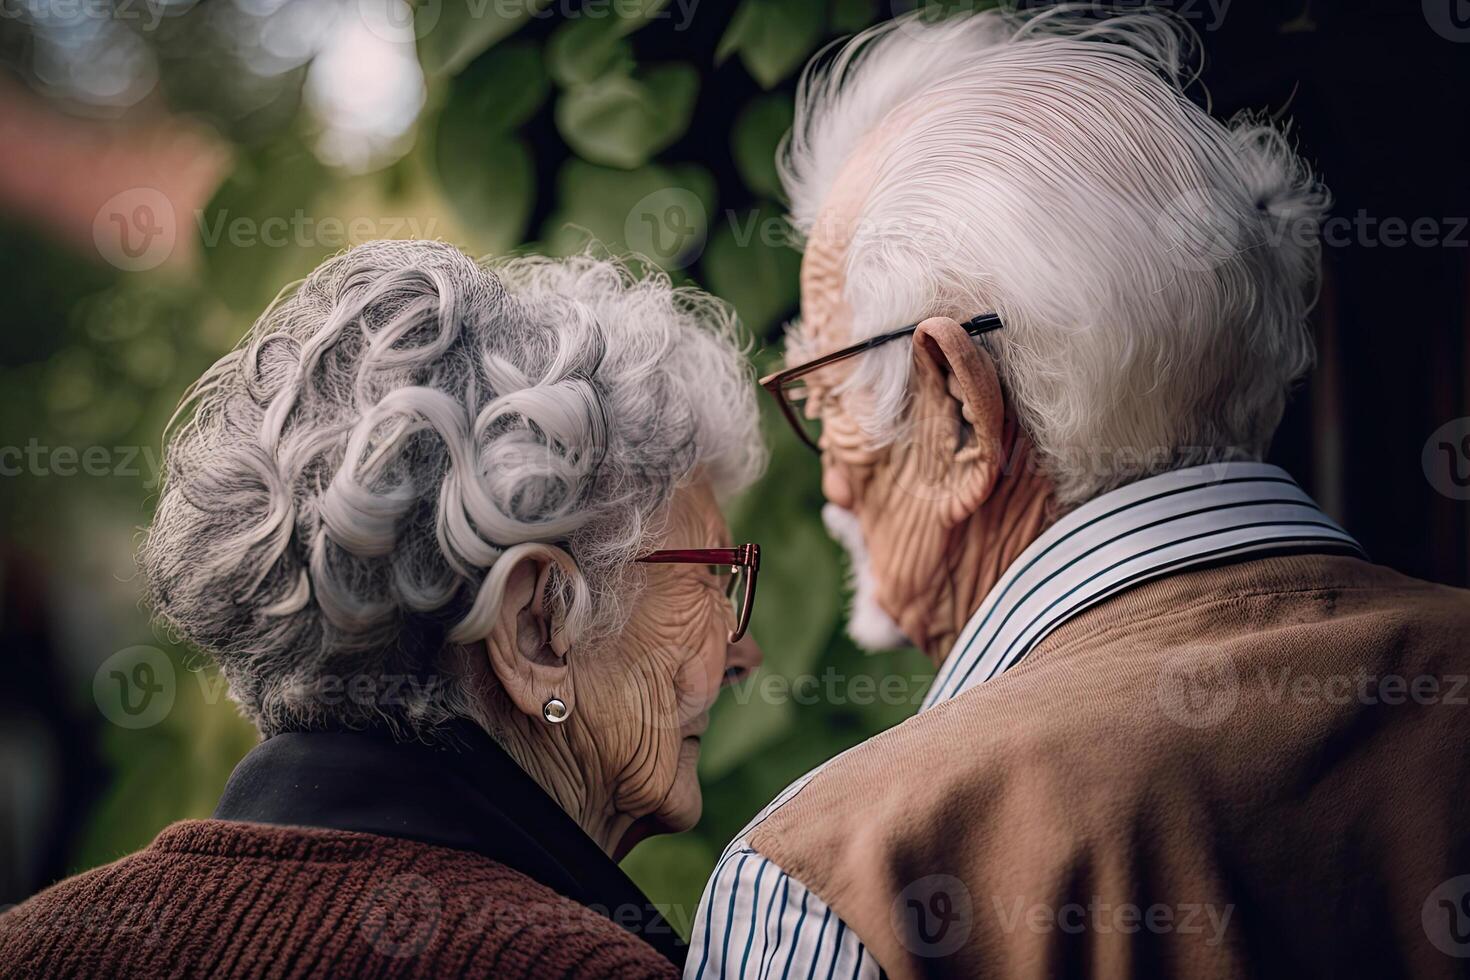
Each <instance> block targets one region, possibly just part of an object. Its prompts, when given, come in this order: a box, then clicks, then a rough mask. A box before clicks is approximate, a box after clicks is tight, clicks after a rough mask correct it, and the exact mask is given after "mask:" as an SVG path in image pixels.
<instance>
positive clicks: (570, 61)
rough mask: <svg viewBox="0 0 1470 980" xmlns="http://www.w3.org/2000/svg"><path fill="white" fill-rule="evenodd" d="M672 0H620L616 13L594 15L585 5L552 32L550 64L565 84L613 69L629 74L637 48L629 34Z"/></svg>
mask: <svg viewBox="0 0 1470 980" xmlns="http://www.w3.org/2000/svg"><path fill="white" fill-rule="evenodd" d="M668 2H669V0H617V2H616V3H614V4H613V5H612V11H611V13H612V16H607V15H606V14H604V15H602V16H594V15H593V14H592V13H590V12H589V11H590V10H593V9H600V8H588V7H584V8H582V9H581V10H580V11H579V12H578V14H577V16H575V17H571V16H570V15H568V16H569V19H568V20H566V21H565V22H564V23H563V24H562V25H561V26H560V27H558V28H557V29H556V32H555V33H554V34H552V36H551V40H550V42H548V43H547V45H546V60H547V67H548V68H549V70H550V71H551V77H552V78H554V79H556V81H557V84H558V85H561V86H563V87H565V88H571V87H573V86H575V85H586V84H588V83H590V82H594V81H596V80H597V79H599V78H602V77H603V76H604V75H608V74H611V73H618V74H624V75H626V74H629V73H631V71H632V69H633V49H632V46H631V45H629V43H628V41H627V40H626V39H627V37H628V35H629V34H632V33H633V32H634V31H636V30H638V29H639V28H641V27H643V26H645V25H646V24H647V23H648V22H649V21H650V20H652V19H653V18H654V17H655V16H657V15H658V13H659V11H661V10H663V8H665V7H666V6H668Z"/></svg>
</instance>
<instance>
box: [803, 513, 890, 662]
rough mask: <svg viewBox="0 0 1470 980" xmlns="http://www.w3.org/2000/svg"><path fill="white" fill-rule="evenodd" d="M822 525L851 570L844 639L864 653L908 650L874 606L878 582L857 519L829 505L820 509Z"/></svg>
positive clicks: (888, 620) (884, 615)
mask: <svg viewBox="0 0 1470 980" xmlns="http://www.w3.org/2000/svg"><path fill="white" fill-rule="evenodd" d="M822 523H823V524H825V525H827V533H829V534H831V535H832V538H833V540H835V541H836V542H837V543H838V544H840V545H842V547H843V549H844V550H845V551H846V552H847V556H848V560H849V563H850V564H851V566H852V582H851V584H852V608H851V609H850V610H849V611H848V617H847V635H848V636H850V637H852V640H853V642H854V643H856V644H857V645H858V646H860V647H862V648H863V649H864V650H868V651H877V650H892V649H894V648H895V647H906V646H911V645H912V644H911V643H910V642H909V639H908V637H906V636H904V634H903V630H902V629H900V628H899V625H898V624H897V623H895V622H894V621H893V617H891V616H889V615H888V613H886V612H884V611H883V607H882V606H880V605H878V600H877V598H876V595H877V592H878V580H877V577H876V576H875V575H874V574H873V564H872V561H871V560H870V559H869V557H868V543H867V541H866V540H865V539H864V538H863V529H862V525H861V524H859V523H858V519H857V515H856V514H854V513H853V512H852V511H850V510H844V509H843V508H841V507H838V506H837V505H836V504H831V503H829V504H827V505H826V506H824V507H823V508H822Z"/></svg>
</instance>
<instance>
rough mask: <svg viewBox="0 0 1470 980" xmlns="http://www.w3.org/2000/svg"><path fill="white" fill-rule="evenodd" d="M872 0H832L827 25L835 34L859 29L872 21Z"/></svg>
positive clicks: (849, 32) (848, 32)
mask: <svg viewBox="0 0 1470 980" xmlns="http://www.w3.org/2000/svg"><path fill="white" fill-rule="evenodd" d="M873 14H874V10H873V0H832V10H831V13H830V14H829V26H830V27H831V28H832V31H833V32H834V33H837V34H851V33H853V32H855V31H860V30H862V29H863V28H864V27H867V26H868V25H869V24H871V23H872V22H873Z"/></svg>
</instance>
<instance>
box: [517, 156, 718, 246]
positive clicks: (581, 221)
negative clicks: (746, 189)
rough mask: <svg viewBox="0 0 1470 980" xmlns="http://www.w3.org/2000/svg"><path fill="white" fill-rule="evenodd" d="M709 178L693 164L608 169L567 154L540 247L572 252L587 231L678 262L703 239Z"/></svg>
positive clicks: (611, 243) (710, 185)
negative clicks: (556, 206) (553, 210)
mask: <svg viewBox="0 0 1470 980" xmlns="http://www.w3.org/2000/svg"><path fill="white" fill-rule="evenodd" d="M714 186H715V185H714V178H713V177H711V176H710V174H709V172H708V171H707V170H704V169H703V168H701V167H696V166H689V165H679V166H673V167H662V166H656V165H655V166H648V167H641V168H639V169H637V170H611V169H608V168H606V167H596V166H593V165H592V164H590V163H586V162H584V161H582V160H577V159H572V160H568V161H567V163H566V165H565V166H563V167H562V170H561V173H560V174H558V175H557V200H558V201H559V202H560V204H561V206H560V208H559V209H558V210H557V211H556V213H555V214H553V215H552V216H551V217H550V218H549V219H547V222H546V225H545V226H544V227H543V228H542V231H541V234H542V238H543V239H544V248H545V250H546V251H548V252H550V253H551V254H553V255H567V254H570V253H572V252H577V251H580V250H581V249H582V248H584V247H585V246H586V242H587V236H588V235H589V234H590V235H591V236H592V237H594V238H596V239H598V240H599V241H601V242H602V243H603V244H605V245H607V246H608V247H609V248H611V249H613V250H614V251H616V252H626V251H634V252H638V253H639V254H642V255H646V256H648V257H649V258H650V259H652V260H653V261H655V262H657V263H658V264H659V265H661V266H662V267H663V268H665V269H673V268H682V267H683V266H684V265H686V264H688V263H689V262H692V261H694V259H695V258H697V257H698V254H699V252H700V250H702V249H703V247H704V241H705V234H706V232H707V230H708V214H709V212H710V209H711V208H713V207H714V194H715V192H714Z"/></svg>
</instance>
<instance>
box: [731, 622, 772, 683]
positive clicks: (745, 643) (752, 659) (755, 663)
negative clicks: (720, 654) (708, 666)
mask: <svg viewBox="0 0 1470 980" xmlns="http://www.w3.org/2000/svg"><path fill="white" fill-rule="evenodd" d="M765 659H766V655H765V654H764V653H762V652H761V648H760V647H759V646H757V645H756V642H755V638H754V637H753V636H751V635H750V634H749V633H746V634H745V635H744V636H742V637H741V638H740V639H738V640H736V641H735V642H734V643H731V644H730V645H729V646H728V647H726V648H725V683H726V684H735V683H738V682H739V681H742V680H744V679H745V678H746V677H748V676H750V675H751V674H752V673H754V672H755V669H756V668H757V667H759V666H760V665H761V663H762V661H764V660H765Z"/></svg>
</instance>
